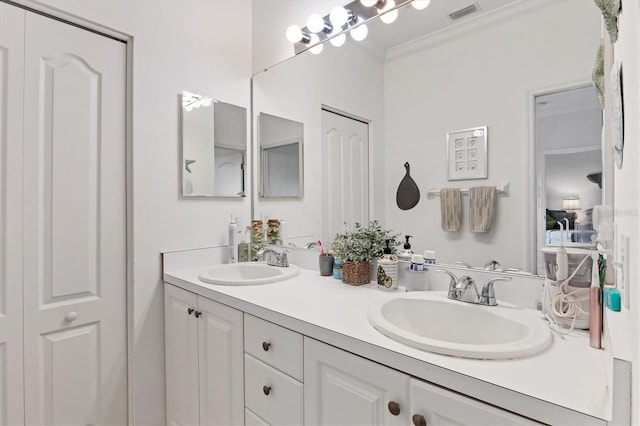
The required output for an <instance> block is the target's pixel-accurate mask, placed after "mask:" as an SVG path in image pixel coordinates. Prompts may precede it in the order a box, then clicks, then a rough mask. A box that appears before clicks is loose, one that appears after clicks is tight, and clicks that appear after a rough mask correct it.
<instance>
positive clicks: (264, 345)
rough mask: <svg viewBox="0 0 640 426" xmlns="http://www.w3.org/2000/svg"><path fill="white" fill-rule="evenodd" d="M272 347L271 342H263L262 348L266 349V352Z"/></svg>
mask: <svg viewBox="0 0 640 426" xmlns="http://www.w3.org/2000/svg"><path fill="white" fill-rule="evenodd" d="M270 347H271V342H262V349H264V351H265V352H267V351H268V350H269V348H270Z"/></svg>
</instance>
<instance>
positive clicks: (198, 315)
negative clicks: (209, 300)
mask: <svg viewBox="0 0 640 426" xmlns="http://www.w3.org/2000/svg"><path fill="white" fill-rule="evenodd" d="M193 315H195V316H196V318H200V315H202V312H200V311H195V312H194V313H193Z"/></svg>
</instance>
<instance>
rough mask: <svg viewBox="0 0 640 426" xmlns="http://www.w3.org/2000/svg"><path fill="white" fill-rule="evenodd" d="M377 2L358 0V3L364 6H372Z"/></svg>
mask: <svg viewBox="0 0 640 426" xmlns="http://www.w3.org/2000/svg"><path fill="white" fill-rule="evenodd" d="M376 3H378V0H360V4H361V5H363V6H364V7H372V6H375V5H376Z"/></svg>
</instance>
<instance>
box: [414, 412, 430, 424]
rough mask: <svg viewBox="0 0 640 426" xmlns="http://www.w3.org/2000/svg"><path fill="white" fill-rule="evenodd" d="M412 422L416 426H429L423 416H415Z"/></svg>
mask: <svg viewBox="0 0 640 426" xmlns="http://www.w3.org/2000/svg"><path fill="white" fill-rule="evenodd" d="M411 420H412V421H413V424H414V425H415V426H427V419H425V418H424V416H423V415H422V414H414V415H413V417H412V418H411Z"/></svg>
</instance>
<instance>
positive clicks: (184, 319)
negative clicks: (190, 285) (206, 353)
mask: <svg viewBox="0 0 640 426" xmlns="http://www.w3.org/2000/svg"><path fill="white" fill-rule="evenodd" d="M197 302H198V300H197V296H196V295H195V294H193V293H190V292H188V291H185V290H182V289H180V288H177V287H174V286H172V285H165V286H164V324H165V325H164V326H165V362H166V366H165V369H166V375H165V376H166V389H167V390H166V392H167V424H169V425H197V424H199V421H200V419H199V415H198V321H196V319H195V315H194V314H195V312H196V308H197Z"/></svg>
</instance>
